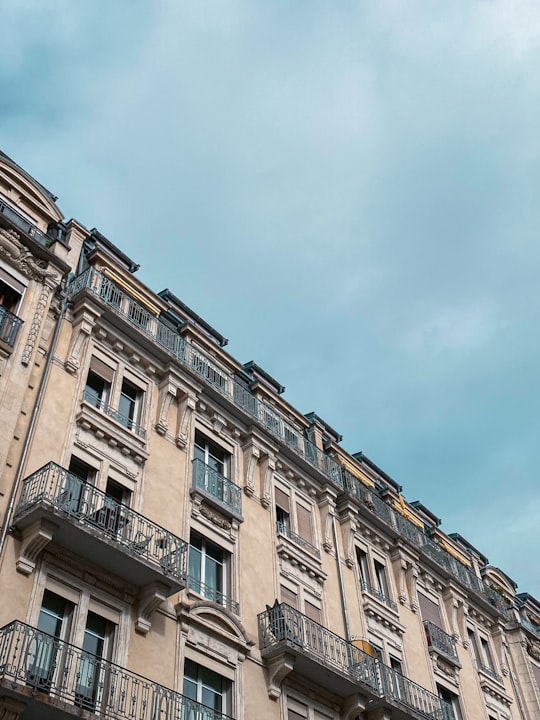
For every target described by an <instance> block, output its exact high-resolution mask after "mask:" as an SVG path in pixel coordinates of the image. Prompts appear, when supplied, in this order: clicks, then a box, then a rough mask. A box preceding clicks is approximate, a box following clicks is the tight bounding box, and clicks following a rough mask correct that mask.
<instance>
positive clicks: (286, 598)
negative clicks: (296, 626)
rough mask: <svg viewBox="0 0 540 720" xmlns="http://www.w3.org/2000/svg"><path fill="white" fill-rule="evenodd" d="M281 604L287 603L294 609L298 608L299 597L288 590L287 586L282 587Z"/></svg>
mask: <svg viewBox="0 0 540 720" xmlns="http://www.w3.org/2000/svg"><path fill="white" fill-rule="evenodd" d="M281 602H284V603H287V605H290V606H291V607H293V608H298V595H297V594H296V593H295V592H293V591H292V590H289V588H286V587H285V585H282V586H281Z"/></svg>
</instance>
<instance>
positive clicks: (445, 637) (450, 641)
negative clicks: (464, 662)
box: [424, 620, 459, 663]
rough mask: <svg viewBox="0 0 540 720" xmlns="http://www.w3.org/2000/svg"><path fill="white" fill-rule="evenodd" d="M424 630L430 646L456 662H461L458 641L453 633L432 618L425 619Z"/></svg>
mask: <svg viewBox="0 0 540 720" xmlns="http://www.w3.org/2000/svg"><path fill="white" fill-rule="evenodd" d="M424 630H425V632H426V639H427V643H428V646H429V647H432V648H433V649H434V650H436V651H437V652H438V653H441V654H443V655H446V657H447V658H450V659H451V660H453V661H454V662H456V663H457V662H459V660H458V655H457V652H456V641H455V640H454V638H453V637H452V636H451V635H449V634H448V633H447V632H445V631H444V630H443V629H442V628H440V627H439V626H438V625H435V623H432V622H431V621H430V620H424Z"/></svg>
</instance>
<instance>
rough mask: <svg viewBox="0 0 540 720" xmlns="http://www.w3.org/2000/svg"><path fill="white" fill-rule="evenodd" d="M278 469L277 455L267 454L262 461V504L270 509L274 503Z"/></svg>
mask: <svg viewBox="0 0 540 720" xmlns="http://www.w3.org/2000/svg"><path fill="white" fill-rule="evenodd" d="M276 469H277V459H276V457H275V455H271V454H267V455H266V457H264V458H263V460H262V462H261V505H262V506H263V508H265V509H266V510H268V509H269V508H270V506H271V504H272V491H271V488H272V485H273V482H274V474H275V472H276Z"/></svg>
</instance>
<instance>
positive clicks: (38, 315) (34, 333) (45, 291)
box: [21, 284, 51, 365]
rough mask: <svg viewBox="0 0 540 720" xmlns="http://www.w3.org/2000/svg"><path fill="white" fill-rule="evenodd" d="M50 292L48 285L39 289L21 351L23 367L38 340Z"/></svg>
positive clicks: (28, 360)
mask: <svg viewBox="0 0 540 720" xmlns="http://www.w3.org/2000/svg"><path fill="white" fill-rule="evenodd" d="M50 292H51V288H49V287H48V285H46V284H45V285H43V286H42V287H41V290H40V293H39V300H38V302H37V305H36V309H35V312H34V317H33V318H32V322H31V323H30V331H29V333H28V335H27V337H26V343H25V345H24V349H23V351H22V357H21V363H22V364H23V365H28V363H29V362H30V359H31V357H32V352H33V351H34V346H35V344H36V341H37V339H38V336H39V331H40V329H41V324H42V322H43V316H44V315H45V310H46V308H47V304H48V300H49V295H50Z"/></svg>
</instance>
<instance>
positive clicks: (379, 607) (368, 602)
mask: <svg viewBox="0 0 540 720" xmlns="http://www.w3.org/2000/svg"><path fill="white" fill-rule="evenodd" d="M362 602H363V605H364V612H365V613H366V615H368V616H369V615H370V616H371V617H373V618H375V619H376V620H377V621H379V622H382V623H383V624H384V625H388V626H389V627H390V628H391V629H392V630H393V631H394V632H397V633H398V634H399V635H403V633H404V632H405V626H404V625H402V624H401V623H400V622H399V611H398V608H397V605H396V607H395V608H390V607H388V605H386V604H385V603H383V602H382V601H381V600H379V599H378V598H376V597H375V596H374V595H370V594H369V593H368V592H367V591H365V590H363V591H362Z"/></svg>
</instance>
